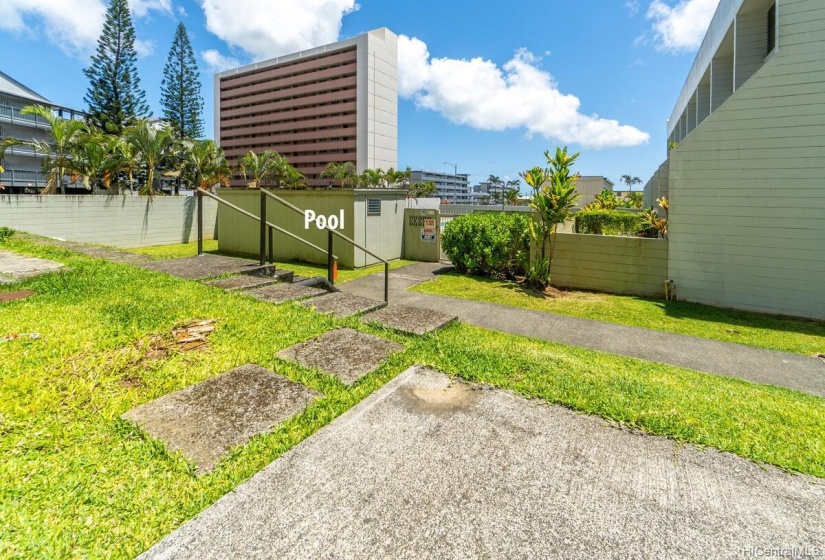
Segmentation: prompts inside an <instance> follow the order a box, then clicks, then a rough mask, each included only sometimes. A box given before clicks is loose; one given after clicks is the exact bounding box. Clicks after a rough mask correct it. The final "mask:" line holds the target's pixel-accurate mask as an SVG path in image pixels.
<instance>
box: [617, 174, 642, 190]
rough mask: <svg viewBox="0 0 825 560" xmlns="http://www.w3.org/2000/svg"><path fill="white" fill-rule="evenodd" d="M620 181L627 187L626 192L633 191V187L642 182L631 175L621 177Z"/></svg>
mask: <svg viewBox="0 0 825 560" xmlns="http://www.w3.org/2000/svg"><path fill="white" fill-rule="evenodd" d="M620 181H621V182H622V183H624V184H625V185H627V190H629V191H632V190H633V185H638V184H639V183H641V182H642V180H641V179H639V178H638V177H634V176H632V175H622V176H621V179H620Z"/></svg>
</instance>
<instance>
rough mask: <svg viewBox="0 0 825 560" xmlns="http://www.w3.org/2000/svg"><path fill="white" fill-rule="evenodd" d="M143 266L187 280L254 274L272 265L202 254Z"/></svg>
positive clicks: (148, 263)
mask: <svg viewBox="0 0 825 560" xmlns="http://www.w3.org/2000/svg"><path fill="white" fill-rule="evenodd" d="M139 266H141V267H142V268H147V269H149V270H155V271H157V272H165V273H166V274H171V275H172V276H177V277H178V278H183V279H185V280H203V279H204V278H212V277H214V276H221V275H223V274H254V273H256V272H259V271H261V270H266V269H271V267H268V266H264V267H261V266H260V265H259V264H258V263H257V262H256V261H250V260H246V259H238V258H235V257H225V256H223V255H208V254H207V255H200V256H197V257H186V258H183V259H167V260H162V261H152V262H147V263H143V264H141V265H139Z"/></svg>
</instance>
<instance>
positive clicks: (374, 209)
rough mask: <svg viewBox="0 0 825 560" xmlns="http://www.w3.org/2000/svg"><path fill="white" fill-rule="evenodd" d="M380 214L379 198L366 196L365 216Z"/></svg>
mask: <svg viewBox="0 0 825 560" xmlns="http://www.w3.org/2000/svg"><path fill="white" fill-rule="evenodd" d="M380 215H381V199H380V198H368V199H367V216H380Z"/></svg>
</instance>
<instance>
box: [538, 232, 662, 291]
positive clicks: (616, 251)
mask: <svg viewBox="0 0 825 560" xmlns="http://www.w3.org/2000/svg"><path fill="white" fill-rule="evenodd" d="M667 257H668V242H667V240H665V239H645V238H641V237H618V236H610V235H584V234H576V233H559V234H557V235H556V250H555V253H554V254H553V263H552V268H551V271H550V272H551V279H552V283H553V285H554V286H557V287H560V288H578V289H582V290H598V291H602V292H611V293H615V294H632V295H641V296H655V297H660V296H662V295H663V294H664V283H665V281H667V278H668V262H667Z"/></svg>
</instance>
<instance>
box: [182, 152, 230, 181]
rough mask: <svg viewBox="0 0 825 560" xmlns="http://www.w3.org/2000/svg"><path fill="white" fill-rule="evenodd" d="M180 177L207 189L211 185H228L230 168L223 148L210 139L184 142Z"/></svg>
mask: <svg viewBox="0 0 825 560" xmlns="http://www.w3.org/2000/svg"><path fill="white" fill-rule="evenodd" d="M184 146H185V149H184V151H183V154H182V155H183V165H182V167H181V178H182V179H183V180H184V181H186V182H187V183H189V184H190V185H192V186H193V187H195V188H201V189H204V190H208V189H209V188H210V187H212V186H213V185H218V184H220V185H223V186H229V181H230V180H231V179H232V168H230V167H229V164H228V163H227V162H226V156H224V153H223V150H222V149H221V148H220V147H219V146H218V145H217V144H215V142H214V141H212V140H194V141H189V142H186V143H185V144H184Z"/></svg>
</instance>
